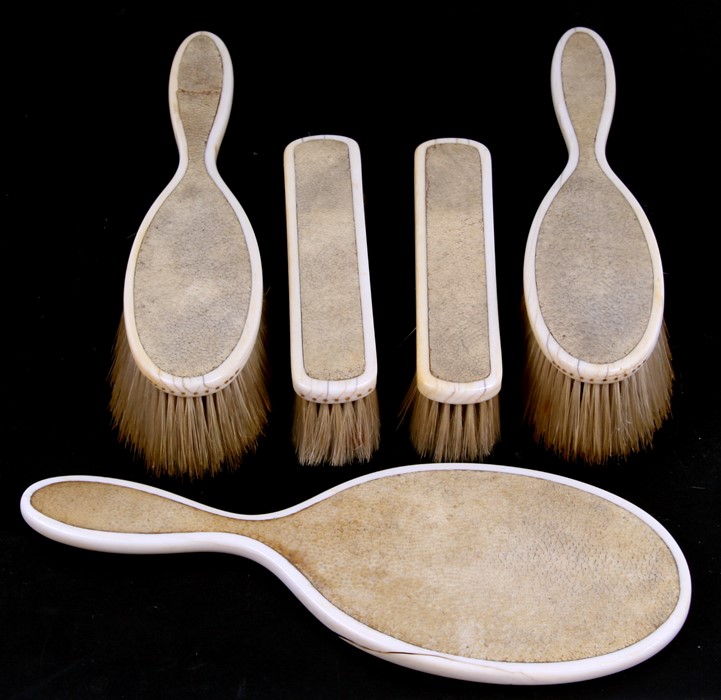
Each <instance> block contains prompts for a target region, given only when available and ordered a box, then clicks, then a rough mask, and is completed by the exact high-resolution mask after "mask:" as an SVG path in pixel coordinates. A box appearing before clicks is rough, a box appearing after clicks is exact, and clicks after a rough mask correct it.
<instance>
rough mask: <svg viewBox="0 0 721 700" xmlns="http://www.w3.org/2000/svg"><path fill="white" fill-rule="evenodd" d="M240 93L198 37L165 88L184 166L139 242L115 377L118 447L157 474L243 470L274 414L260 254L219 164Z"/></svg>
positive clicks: (224, 57) (226, 63) (220, 53)
mask: <svg viewBox="0 0 721 700" xmlns="http://www.w3.org/2000/svg"><path fill="white" fill-rule="evenodd" d="M232 95H233V69H232V64H231V60H230V56H229V54H228V50H227V48H226V47H225V45H224V44H223V42H222V41H221V40H220V39H219V38H218V37H217V36H215V35H214V34H210V33H208V32H196V33H195V34H192V35H190V36H189V37H188V38H187V39H185V41H183V43H182V44H181V45H180V47H179V48H178V50H177V52H176V55H175V59H174V61H173V64H172V68H171V73H170V83H169V99H170V116H171V121H172V125H173V130H174V133H175V139H176V141H177V144H178V151H179V165H178V168H177V170H176V173H175V175H174V177H173V178H172V180H171V181H170V183H169V184H168V185H167V187H166V188H165V189H164V190H163V192H162V193H161V194H160V196H159V197H158V198H157V199H156V201H155V202H154V204H153V206H152V207H151V208H150V210H149V211H148V213H147V215H146V216H145V218H144V220H143V222H142V223H141V226H140V229H139V230H138V232H137V235H136V237H135V240H134V242H133V246H132V249H131V252H130V258H129V260H128V266H127V272H126V277H125V289H124V296H123V318H122V320H121V323H120V328H119V331H118V336H117V340H116V346H115V351H114V361H113V366H112V369H111V375H110V381H111V384H112V396H111V402H110V410H111V413H112V416H113V421H114V424H115V426H116V427H117V429H118V433H119V437H120V439H121V441H123V442H124V443H126V444H127V445H129V446H130V447H131V448H132V450H133V451H134V452H135V453H136V454H138V455H139V456H140V457H141V458H142V459H143V460H144V461H145V462H146V463H147V465H148V467H149V468H150V469H151V470H153V471H155V472H157V473H161V474H170V475H176V476H189V477H201V476H205V475H208V474H213V473H215V472H217V471H218V470H219V469H221V468H222V467H223V466H226V467H234V466H237V464H238V463H239V462H240V460H241V458H242V457H243V456H244V455H245V454H246V453H247V452H248V451H249V450H252V449H253V448H254V447H255V445H256V441H257V439H258V437H259V435H260V434H261V432H262V430H263V427H264V425H265V423H266V415H267V411H268V408H269V403H268V394H267V391H266V385H265V374H266V367H265V363H266V357H265V348H264V344H263V338H262V328H261V327H262V316H263V275H262V269H261V261H260V254H259V251H258V245H257V242H256V239H255V234H254V232H253V228H252V226H251V224H250V221H249V220H248V217H247V216H246V214H245V212H244V210H243V208H242V207H241V206H240V204H239V203H238V200H237V199H236V198H235V196H234V195H233V193H232V192H231V191H230V189H229V188H228V186H227V185H226V184H225V182H224V181H223V179H222V178H221V176H220V174H219V173H218V169H217V166H216V157H217V153H218V150H219V148H220V143H221V141H222V138H223V135H224V134H225V129H226V125H227V123H228V116H229V113H230V108H231V103H232Z"/></svg>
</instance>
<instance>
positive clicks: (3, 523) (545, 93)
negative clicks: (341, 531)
mask: <svg viewBox="0 0 721 700" xmlns="http://www.w3.org/2000/svg"><path fill="white" fill-rule="evenodd" d="M211 5H212V4H211V3H200V4H199V6H198V7H194V6H189V7H191V9H190V10H179V9H177V8H173V7H170V8H168V9H166V10H164V11H161V10H154V11H152V12H151V11H149V10H147V9H139V8H137V7H133V6H130V5H113V4H110V5H106V6H102V8H103V9H92V6H90V5H89V6H88V7H89V8H91V9H87V8H86V9H83V10H82V11H81V10H79V9H73V8H70V9H69V8H67V7H63V6H58V7H56V8H54V9H47V8H46V9H42V10H41V9H34V8H33V7H30V6H29V5H28V7H26V8H25V9H17V8H16V9H15V10H13V11H11V12H10V13H9V14H8V13H7V12H5V14H4V31H3V36H2V41H1V42H0V46H1V47H2V49H1V50H2V65H3V71H2V74H3V77H2V86H3V88H4V96H3V100H2V106H1V107H0V110H1V111H2V126H3V130H2V138H3V142H4V151H3V155H2V160H1V161H0V162H1V163H2V189H1V190H0V207H1V209H0V211H1V212H2V221H3V225H2V244H3V248H2V250H3V261H4V263H5V264H4V274H3V281H4V284H5V293H4V298H5V303H4V304H3V306H2V322H3V326H4V328H5V332H4V334H3V336H4V337H3V362H2V369H3V372H2V378H3V379H2V381H3V384H4V387H5V389H6V391H5V394H4V404H5V406H4V408H5V410H4V413H3V416H4V417H3V419H2V425H3V427H4V430H3V432H4V435H3V450H2V452H1V453H0V459H1V460H2V465H1V468H0V538H1V539H0V695H1V696H3V697H5V698H13V699H16V698H51V699H52V698H92V697H103V698H158V697H172V698H323V697H332V698H335V697H338V698H355V697H362V698H369V697H374V698H386V697H387V698H480V697H484V698H495V697H514V698H515V697H519V698H526V697H534V698H539V697H540V698H546V697H554V698H566V697H579V696H582V697H589V698H590V697H594V698H595V697H604V698H607V697H614V698H615V697H619V698H626V697H628V698H636V697H639V698H662V697H669V698H670V697H674V698H680V697H683V698H710V697H717V696H721V691H720V690H719V688H721V673H720V671H719V667H720V666H721V641H720V640H721V634H719V624H720V623H721V615H720V614H719V613H720V610H721V606H720V605H719V596H720V594H721V585H720V584H721V575H720V572H719V553H720V551H721V537H719V517H720V516H719V513H720V511H719V506H720V505H721V499H720V498H719V465H720V463H721V409H720V405H721V402H720V401H719V390H720V388H721V386H720V380H719V373H718V372H717V371H716V370H717V369H718V368H719V355H720V353H719V342H720V341H721V339H720V338H719V330H718V320H719V292H718V282H719V279H718V278H719V273H718V264H717V252H716V251H717V244H718V239H719V177H718V167H719V156H720V155H721V152H720V149H719V125H720V124H721V121H720V120H719V109H718V102H717V100H718V92H719V75H720V74H719V55H720V50H719V49H720V47H719V39H720V38H721V26H720V22H719V20H720V18H721V9H720V6H719V4H718V3H716V2H666V3H663V4H659V3H653V4H648V5H644V4H639V3H619V4H614V3H607V2H586V3H558V2H557V3H534V4H528V5H527V6H526V5H524V6H520V5H517V4H515V3H512V4H511V3H509V4H508V5H507V6H505V9H504V7H503V6H498V7H495V6H491V5H489V4H485V3H484V4H478V5H465V6H455V5H454V4H452V3H443V4H438V5H435V4H430V5H423V6H420V5H418V6H414V5H409V6H407V8H406V9H404V10H403V11H402V12H401V11H400V10H397V9H396V8H395V7H393V6H391V5H390V4H386V5H385V6H383V7H381V8H380V9H378V8H373V7H368V6H366V5H357V6H354V5H349V6H346V5H337V6H331V7H322V6H302V5H291V6H290V7H289V8H284V9H281V7H280V6H275V5H273V4H271V3H268V4H267V5H266V6H264V7H256V6H245V5H243V4H242V3H238V4H226V5H224V7H227V8H229V9H227V10H225V11H220V10H217V9H215V8H214V7H211ZM579 25H583V26H588V27H590V28H592V29H595V30H596V31H597V32H599V33H600V34H601V36H602V37H603V38H604V40H605V41H606V43H607V44H608V46H609V49H610V51H611V54H612V56H613V59H614V63H615V67H616V78H617V99H616V111H615V116H614V121H613V124H612V128H611V133H610V137H609V142H608V150H607V152H608V158H609V162H610V164H611V166H612V168H613V169H614V170H615V171H616V173H617V174H618V175H619V177H620V178H621V179H622V180H623V181H624V182H625V183H626V185H627V186H628V187H629V188H630V189H631V191H632V192H633V193H634V194H635V195H636V197H637V198H638V199H639V201H640V202H641V204H642V206H643V207H644V209H645V211H646V213H647V214H648V216H649V219H650V220H651V223H652V226H653V228H654V231H655V234H656V237H657V240H658V243H659V247H660V250H661V255H662V259H663V263H664V272H665V281H666V313H665V317H666V321H667V323H668V327H669V331H670V340H671V348H672V352H673V357H674V367H675V372H676V383H675V388H674V397H673V406H672V410H673V415H672V417H671V419H670V420H669V421H668V422H667V423H666V424H665V425H664V427H663V428H662V429H661V430H660V431H659V432H658V434H657V436H656V439H655V443H654V447H653V449H652V450H650V451H647V452H645V453H643V454H639V455H636V456H633V457H631V458H629V459H628V460H626V461H619V462H613V463H611V464H608V465H607V466H605V467H602V468H589V467H584V466H581V465H574V464H569V463H566V462H563V461H561V460H559V459H557V458H555V457H554V456H553V455H551V454H548V453H547V452H545V451H544V450H542V449H541V448H539V447H538V446H536V445H535V444H534V442H533V440H532V437H531V435H530V434H529V432H528V430H527V428H526V427H525V426H524V425H523V424H522V421H521V402H520V382H519V376H520V370H521V363H522V359H523V346H522V343H521V338H522V336H521V328H520V313H519V311H520V300H521V292H522V284H521V283H522V275H521V272H522V264H523V253H524V246H525V241H526V236H527V234H528V230H529V226H530V224H531V220H532V218H533V215H534V213H535V211H536V209H537V207H538V205H539V204H540V201H541V199H542V198H543V196H544V195H545V193H546V191H547V190H548V188H549V187H550V186H551V184H552V183H553V181H554V180H555V179H556V177H557V176H558V174H559V173H560V172H561V170H562V169H563V166H564V165H565V162H566V151H565V145H564V143H563V140H562V137H561V134H560V131H559V129H558V126H557V123H556V119H555V114H554V112H553V107H552V103H551V97H550V89H549V73H550V63H551V57H552V54H553V50H554V48H555V45H556V43H557V41H558V40H559V39H560V37H561V35H562V34H563V33H564V32H565V31H566V30H567V29H569V28H571V27H573V26H579ZM200 29H204V30H208V31H212V32H215V33H216V34H218V35H219V36H220V37H221V38H222V39H223V40H224V42H225V43H226V45H227V46H228V48H229V51H230V53H231V56H232V58H233V64H234V70H235V99H234V106H233V111H232V114H231V119H230V124H229V126H228V130H227V132H226V136H225V139H224V142H223V146H222V148H221V151H220V157H219V169H220V172H221V175H222V176H223V178H224V179H225V181H226V183H227V184H228V185H229V186H230V188H231V189H232V190H233V191H234V192H235V194H236V195H237V197H238V199H239V200H240V202H241V204H242V205H243V207H244V208H245V210H246V213H247V214H248V217H249V218H250V221H251V222H252V224H253V227H254V229H255V233H256V236H257V239H258V243H259V245H260V250H261V257H262V261H263V266H264V275H265V283H266V284H265V286H266V298H267V319H268V327H269V349H270V359H271V364H272V372H273V374H272V379H271V385H270V390H271V399H272V401H273V410H272V413H271V417H270V423H269V426H268V431H267V433H266V435H265V437H264V438H263V440H262V442H261V444H260V447H259V449H258V452H257V454H255V455H253V456H252V457H250V458H249V459H248V460H247V461H246V462H245V464H244V465H243V467H242V468H241V469H240V470H239V471H236V472H234V473H232V474H231V473H227V474H223V475H221V476H219V477H217V478H215V479H206V480H203V481H199V482H195V483H184V482H181V481H170V480H167V479H158V478H155V477H153V476H152V475H150V474H148V473H147V472H146V471H145V469H144V467H143V466H142V465H140V464H138V463H136V462H134V461H133V460H132V458H131V456H130V455H129V454H128V452H127V450H125V448H123V447H122V446H120V445H118V444H117V442H116V437H115V434H114V433H113V431H112V429H111V426H110V420H109V414H108V412H107V401H108V396H109V388H108V384H107V373H108V369H109V366H110V362H111V357H112V343H113V338H114V334H115V331H116V329H117V325H118V322H119V319H120V314H121V311H122V285H123V277H124V273H125V265H126V262H127V257H128V254H129V251H130V246H131V243H132V239H133V236H134V235H135V232H136V231H137V228H138V226H139V224H140V222H141V220H142V218H143V216H144V214H145V212H146V211H147V209H148V208H149V207H150V205H151V204H152V202H153V200H154V199H155V198H156V196H157V195H158V194H159V193H160V191H161V190H162V189H163V188H164V187H165V185H166V183H167V182H168V181H169V180H170V178H171V177H172V175H173V173H174V171H175V168H176V165H177V150H176V146H175V141H174V138H173V135H172V130H171V125H170V120H169V116H168V102H167V82H168V77H169V71H170V64H171V62H172V59H173V56H174V54H175V51H176V49H177V47H178V45H179V44H180V43H181V42H182V40H183V39H184V38H185V37H186V36H187V35H188V34H190V33H192V32H194V31H197V30H200ZM321 133H329V134H341V135H344V136H349V137H351V138H354V139H355V140H356V141H357V142H358V143H359V146H360V149H361V156H362V164H363V175H364V192H365V202H366V223H367V231H368V248H369V254H370V267H371V276H372V291H373V303H374V311H375V323H376V342H377V348H378V358H379V378H378V394H379V398H380V402H381V411H382V437H381V448H380V450H379V451H378V453H377V454H376V456H375V457H374V458H373V460H372V462H371V463H370V464H366V465H362V466H348V467H344V468H330V467H328V468H325V467H319V468H312V469H311V468H304V467H301V466H299V465H298V463H297V461H296V459H295V455H294V453H293V449H292V446H291V443H290V416H291V412H290V409H291V406H292V396H293V395H292V387H291V384H290V370H289V351H288V314H287V292H288V289H287V260H286V249H285V245H286V244H285V212H284V191H283V168H282V155H283V149H284V147H285V146H286V144H287V143H289V142H290V141H293V140H294V139H296V138H299V137H301V136H306V135H313V134H321ZM450 136H458V137H465V138H471V139H475V140H477V141H480V142H482V143H484V144H485V145H486V146H488V148H489V149H490V151H491V155H492V158H493V178H494V207H495V224H496V227H495V234H496V265H497V272H498V294H499V304H500V314H501V333H502V343H503V360H504V385H503V389H502V392H501V400H502V404H501V405H502V425H503V428H502V429H503V435H502V441H501V443H500V444H499V445H498V447H497V449H496V451H495V452H494V454H493V455H492V457H491V458H490V459H489V460H488V461H489V462H492V463H496V464H505V465H512V466H518V467H528V468H533V469H541V470H544V471H548V472H551V473H556V474H562V475H566V476H570V477H573V478H577V479H580V480H581V481H585V482H588V483H591V484H594V485H597V486H600V487H602V488H605V489H607V490H609V491H611V492H613V493H616V494H618V495H619V496H622V497H624V498H626V499H628V500H630V501H631V502H633V503H635V504H636V505H638V506H640V507H641V508H643V509H644V510H646V511H648V512H649V513H650V514H651V515H653V516H654V517H655V518H657V519H658V520H659V521H660V522H661V523H662V524H663V525H664V526H665V527H666V528H667V529H668V530H669V531H670V532H671V534H672V536H673V537H674V538H675V539H676V541H677V542H678V543H679V545H680V546H681V548H682V550H683V551H684V553H685V555H686V557H687V559H688V562H689V565H690V568H691V575H692V580H693V586H694V589H693V600H692V605H691V611H690V614H689V617H688V620H687V622H686V625H685V626H684V627H683V629H682V630H681V631H680V633H679V634H678V636H677V637H676V638H675V639H674V640H673V641H672V642H671V643H670V644H669V646H668V647H666V649H664V650H663V651H662V652H660V653H659V654H657V655H656V656H654V657H653V658H651V659H649V660H648V661H646V662H644V663H643V664H641V665H639V666H636V667H634V668H632V669H629V670H627V671H624V672H621V673H618V674H615V675H612V676H608V677H605V678H601V679H597V680H593V681H587V682H583V683H580V684H571V685H565V686H556V687H510V686H491V685H479V684H474V683H467V682H462V681H455V680H449V679H445V678H440V677H435V676H429V675H426V674H423V673H419V672H415V671H410V670H407V669H404V668H401V667H398V666H395V665H393V664H389V663H386V662H384V661H381V660H378V659H375V658H373V657H371V656H368V655H366V654H364V653H362V652H360V651H358V650H356V649H354V648H352V647H350V646H349V645H347V644H345V643H344V642H342V641H341V640H339V639H338V638H337V637H336V636H335V635H334V634H333V633H331V632H330V631H329V630H327V629H326V628H325V627H324V626H323V625H322V624H321V623H320V622H318V621H317V620H316V619H315V618H313V617H312V616H311V615H310V613H308V612H307V611H306V610H305V608H304V607H303V606H302V605H301V604H300V603H299V602H298V601H297V600H296V599H295V598H294V597H293V595H292V594H291V593H290V592H289V591H288V590H287V589H286V588H285V587H284V586H283V584H281V583H280V582H279V581H278V580H277V579H275V578H274V576H273V575H272V574H270V573H268V572H267V571H265V570H264V569H262V568H261V567H260V566H258V565H256V564H254V563H252V562H249V561H246V560H244V559H241V558H239V557H231V556H227V555H212V554H183V555H165V556H156V557H133V556H125V555H109V554H101V553H92V552H87V551H81V550H76V549H73V548H70V547H66V546H64V545H60V544H57V543H55V542H51V541H49V540H46V539H44V538H42V537H41V536H40V535H37V534H36V533H35V532H34V531H32V530H30V528H28V527H27V526H26V525H25V523H24V522H23V521H22V519H21V517H20V514H19V510H18V504H19V499H20V496H21V493H22V491H23V490H24V489H25V488H26V487H27V486H28V485H30V484H31V483H32V482H34V481H36V480H38V479H41V478H45V477H49V476H54V475H61V474H69V473H89V474H99V475H107V476H119V477H123V478H129V479H134V480H137V481H142V482H145V483H151V484H154V485H158V486H161V487H164V488H168V489H170V490H174V491H177V492H180V493H183V494H184V495H188V496H190V497H193V498H196V499H197V500H201V501H203V502H205V503H208V504H210V505H214V506H217V507H221V508H226V509H228V510H233V511H237V512H241V513H248V514H251V513H263V512H270V511H273V510H277V509H280V508H284V507H287V506H290V505H293V504H295V503H297V502H299V501H301V500H303V499H305V498H308V497H310V496H312V495H315V494H316V493H319V492H320V491H322V490H324V489H326V488H328V487H330V486H332V485H334V484H336V483H339V482H342V481H346V480H348V479H350V478H353V477H355V476H359V475H361V474H364V473H366V472H369V471H376V470H379V469H383V468H385V467H394V466H399V465H403V464H413V463H416V462H418V461H419V459H418V458H417V457H416V455H415V454H414V453H413V451H412V449H411V448H410V446H409V442H408V437H407V432H406V429H405V426H404V425H399V420H398V409H399V406H400V404H401V401H402V399H403V396H404V394H405V392H406V389H407V387H408V386H409V384H410V382H411V379H412V376H413V372H414V363H415V336H414V325H415V319H414V316H415V307H414V305H415V296H414V294H415V291H414V277H413V275H414V269H413V265H414V262H413V256H414V248H413V152H414V150H415V148H416V146H417V145H419V144H420V143H421V142H423V141H425V140H427V139H433V138H440V137H450Z"/></svg>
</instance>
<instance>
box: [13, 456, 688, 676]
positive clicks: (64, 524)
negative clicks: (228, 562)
mask: <svg viewBox="0 0 721 700" xmlns="http://www.w3.org/2000/svg"><path fill="white" fill-rule="evenodd" d="M21 511H22V513H23V516H24V518H25V520H26V521H27V522H28V524H29V525H30V526H32V527H33V528H35V529H36V530H37V531H38V532H40V533H42V534H43V535H45V536H47V537H50V538H52V539H55V540H57V541H60V542H64V543H66V544H69V545H73V546H77V547H84V548H87V549H92V550H100V551H107V552H122V553H143V554H152V553H179V552H193V551H215V552H226V553H233V554H238V555H241V556H245V557H248V558H250V559H252V560H254V561H256V562H258V563H260V564H261V565H263V566H265V567H266V568H268V569H269V570H270V571H272V572H273V573H274V574H276V575H277V576H279V578H280V579H281V580H282V581H283V582H284V583H285V584H286V585H287V586H288V587H289V589H290V590H291V591H292V592H293V593H294V594H295V595H296V596H297V597H298V598H299V600H300V601H301V602H302V603H303V604H304V605H306V606H307V608H308V609H309V610H310V611H311V612H312V613H313V614H314V615H315V616H316V617H317V618H318V619H319V620H320V621H321V622H322V623H324V624H325V625H326V626H328V627H329V628H330V629H331V630H333V631H334V632H336V633H337V634H338V635H340V636H341V637H342V638H343V639H345V640H347V641H349V642H350V643H352V644H354V645H355V646H357V647H358V648H360V649H362V650H364V651H366V652H368V653H370V654H374V655H376V656H379V657H380V658H383V659H386V660H388V661H391V662H393V663H397V664H401V665H403V666H407V667H410V668H414V669H417V670H421V671H425V672H428V673H435V674H439V675H444V676H449V677H454V678H461V679H464V680H472V681H482V682H490V683H505V684H547V683H564V682H573V681H579V680H585V679H588V678H594V677H598V676H603V675H607V674H610V673H615V672H616V671H620V670H622V669H625V668H628V667H629V666H633V665H635V664H637V663H640V662H641V661H643V660H645V659H647V658H649V657H650V656H652V655H653V654H655V653H656V652H658V651H659V650H660V649H662V648H663V647H665V646H666V645H667V644H668V643H669V642H670V641H671V639H673V637H674V636H675V635H676V633H677V632H678V630H679V629H680V628H681V626H682V625H683V623H684V621H685V619H686V615H687V612H688V609H689V603H690V597H691V581H690V576H689V571H688V567H687V565H686V562H685V559H684V557H683V554H682V553H681V551H680V549H679V548H678V545H677V544H676V542H675V541H674V540H673V538H672V537H671V535H670V534H669V533H668V532H667V531H666V530H665V529H664V528H663V526H661V525H660V523H658V522H657V521H656V520H654V519H653V518H652V517H651V516H650V515H648V514H647V513H645V512H643V511H642V510H641V509H639V508H637V507H635V506H633V505H632V504H630V503H628V502H627V501H624V500H623V499H620V498H618V497H616V496H614V495H612V494H609V493H607V492H604V491H601V490H600V489H596V488H594V487H591V486H588V485H585V484H582V483H580V482H577V481H573V480H570V479H566V478H563V477H560V476H556V475H550V474H544V473H542V472H536V471H530V470H523V469H516V468H512V467H499V466H492V465H488V466H481V465H461V464H443V465H435V466H430V465H417V466H410V467H399V468H396V469H390V470H387V471H384V472H376V473H373V474H369V475H365V476H363V477H360V478H358V479H355V480H353V481H350V482H347V483H346V484H342V485H340V486H337V487H335V488H333V489H331V490H330V491H327V492H325V493H323V494H321V495H319V496H317V497H315V498H312V499H310V500H308V501H306V502H304V503H301V504H299V505H298V506H295V507H292V508H288V509H286V510H284V511H280V512H277V513H272V514H268V515H253V516H242V515H236V514H233V513H228V512H223V511H220V510H216V509H213V508H209V507H207V506H204V505H201V504H199V503H194V502H192V501H189V500H187V499H184V498H181V497H178V496H175V495H173V494H170V493H167V492H164V491H161V490H159V489H156V488H152V487H149V486H143V485H140V484H133V483H130V482H127V481H119V480H114V479H104V478H101V477H80V476H78V477H59V478H54V479H48V480H46V481H44V482H39V483H38V484H35V485H33V486H31V487H30V488H28V489H27V490H26V492H25V494H24V495H23V497H22V502H21ZM201 602H202V601H201ZM189 634H192V631H190V630H189Z"/></svg>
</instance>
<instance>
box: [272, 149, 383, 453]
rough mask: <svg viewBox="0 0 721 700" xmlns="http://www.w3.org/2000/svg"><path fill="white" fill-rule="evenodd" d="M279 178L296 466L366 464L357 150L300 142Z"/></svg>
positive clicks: (372, 394)
mask: <svg viewBox="0 0 721 700" xmlns="http://www.w3.org/2000/svg"><path fill="white" fill-rule="evenodd" d="M284 169H285V193H286V218H287V234H288V279H289V301H290V350H291V353H290V355H291V375H292V380H293V388H294V391H295V394H296V401H295V407H294V415H293V444H294V446H295V449H296V453H297V456H298V460H299V462H300V463H301V464H324V463H325V464H330V465H335V466H340V465H343V464H347V463H350V462H356V461H357V462H365V461H367V460H369V459H370V457H371V455H372V454H373V452H374V451H375V450H376V449H377V447H378V445H379V441H380V420H379V410H378V397H377V394H376V379H377V361H376V349H375V332H374V326H373V310H372V302H371V290H370V275H369V268H368V251H367V244H366V228H365V212H364V206H363V187H362V173H361V159H360V149H359V147H358V144H357V143H356V142H355V141H354V140H353V139H350V138H346V137H343V136H331V135H320V136H310V137H307V138H301V139H298V140H296V141H293V142H292V143H290V144H288V146H287V147H286V149H285V153H284Z"/></svg>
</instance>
